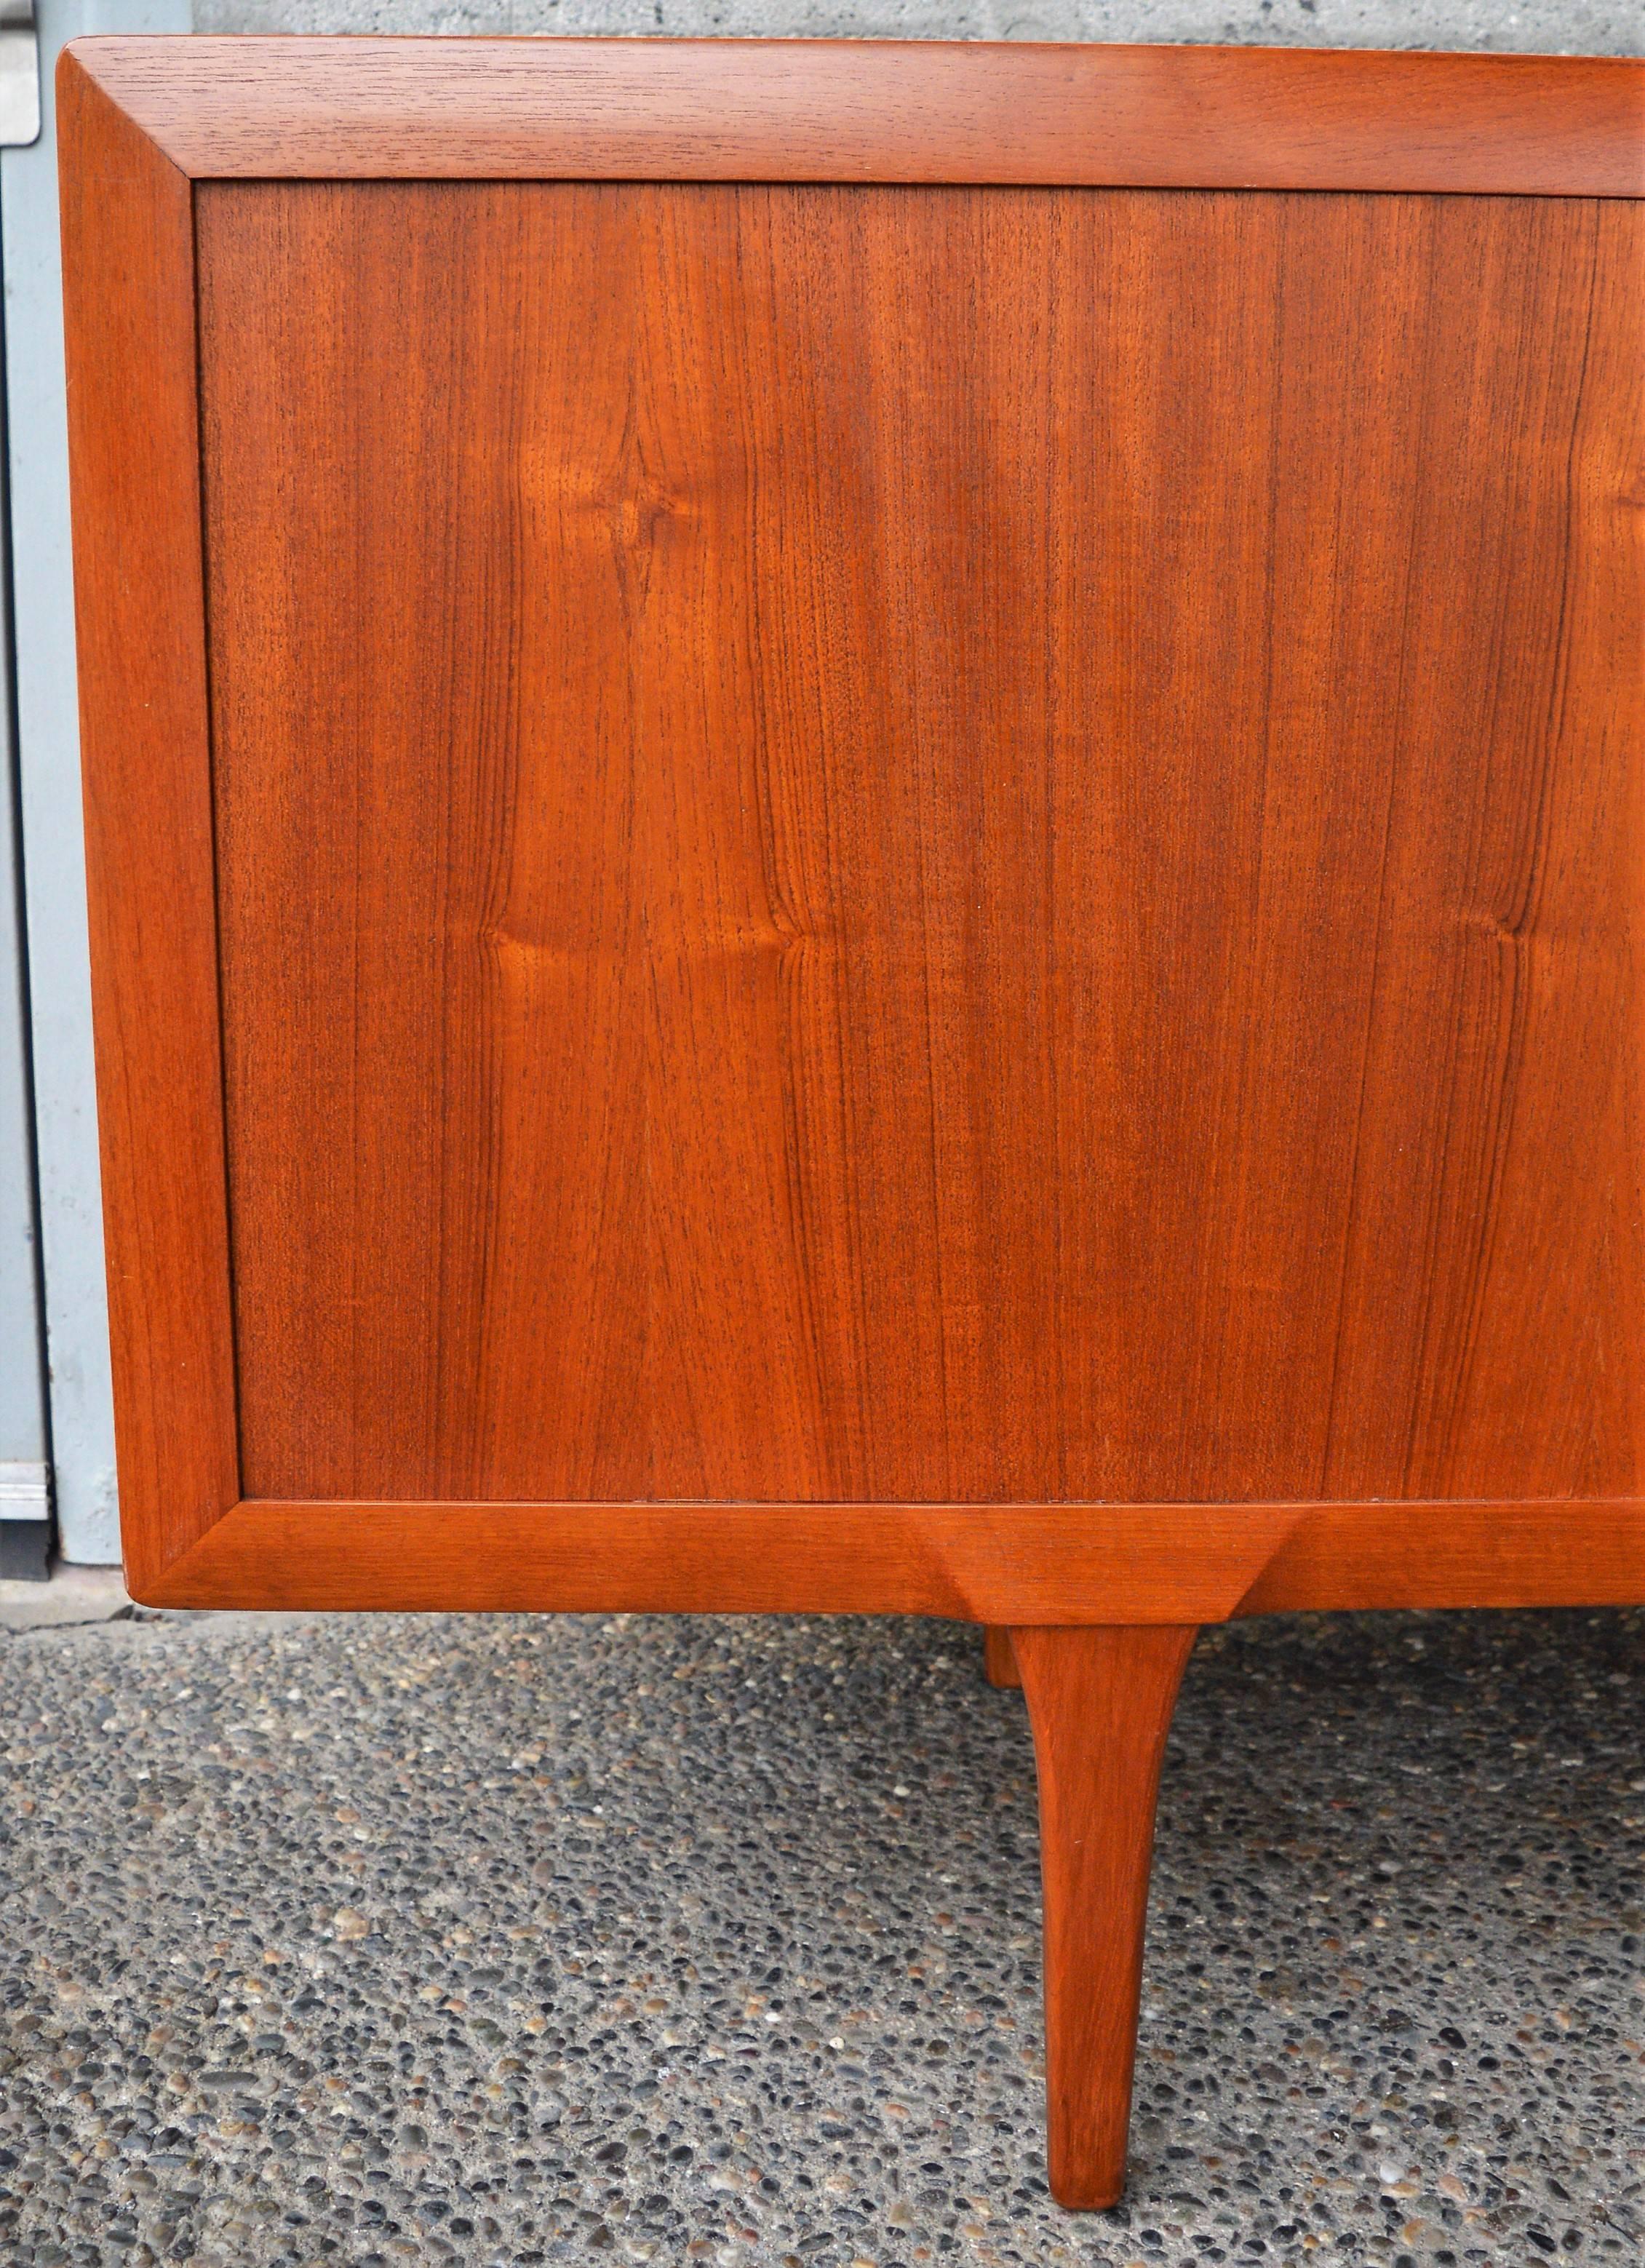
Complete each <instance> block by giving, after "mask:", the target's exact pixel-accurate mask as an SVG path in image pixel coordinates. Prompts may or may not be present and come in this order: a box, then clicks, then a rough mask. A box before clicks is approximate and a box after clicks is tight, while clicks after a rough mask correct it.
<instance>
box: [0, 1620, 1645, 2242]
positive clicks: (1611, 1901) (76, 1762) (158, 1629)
mask: <svg viewBox="0 0 1645 2268" xmlns="http://www.w3.org/2000/svg"><path fill="white" fill-rule="evenodd" d="M0 1746H4V1750H5V1770H4V1776H3V1778H0V1793H3V1799H4V1845H3V1846H0V1914H3V1915H4V1961H3V1963H0V1999H4V2023H3V2025H0V2259H3V2260H4V2262H5V2263H6V2264H8V2268H25V2264H40V2268H47V2264H50V2268H64V2264H87V2268H90V2264H93V2263H104V2262H107V2263H115V2262H119V2263H123V2264H140V2268H146V2264H148V2263H151V2262H154V2261H157V2260H194V2261H196V2262H199V2263H202V2264H206V2263H217V2264H223V2268H268V2264H274V2263H277V2262H278V2263H289V2264H309V2263H318V2262H338V2263H349V2264H359V2268H378V2264H398V2263H400V2262H414V2261H415V2262H423V2261H427V2262H447V2261H453V2260H455V2261H459V2262H463V2263H475V2264H483V2268H488V2264H491V2263H494V2262H496V2263H501V2264H506V2268H515V2264H529V2263H534V2262H539V2261H562V2260H563V2261H582V2260H584V2259H587V2258H589V2257H591V2256H594V2255H596V2254H606V2255H610V2256H611V2257H614V2258H616V2259H618V2260H655V2261H657V2262H659V2263H667V2264H672V2263H675V2262H690V2261H697V2260H708V2261H716V2262H719V2261H723V2262H735V2263H739V2264H750V2268H765V2264H773V2268H847V2264H852V2263H855V2264H858V2268H861V2264H863V2263H867V2262H871V2263H874V2264H876V2268H893V2264H903V2263H914V2262H923V2261H936V2262H951V2263H954V2264H962V2263H963V2264H972V2263H976V2264H994V2263H1002V2262H1010V2263H1035V2264H1038V2263H1042V2262H1079V2263H1085V2262H1091V2263H1112V2264H1114V2268H1133V2264H1135V2263H1139V2262H1141V2263H1145V2264H1148V2268H1155V2264H1158V2263H1184V2264H1186V2263H1189V2262H1193V2263H1201V2262H1220V2261H1230V2262H1240V2263H1254V2262H1268V2263H1276V2264H1277V2263H1281V2262H1285V2263H1289V2262H1294V2261H1299V2260H1305V2259H1307V2258H1309V2257H1313V2256H1318V2257H1320V2258H1321V2259H1322V2260H1326V2261H1332V2262H1351V2263H1372V2262H1376V2263H1387V2264H1389V2268H1409V2264H1414V2263H1423V2264H1426V2263H1428V2262H1436V2263H1451V2262H1466V2263H1470V2264H1485V2268H1520V2264H1522V2263H1526V2262H1533V2261H1535V2260H1538V2259H1540V2258H1545V2257H1546V2258H1553V2259H1568V2260H1572V2261H1575V2262H1579V2263H1580V2262H1583V2261H1592V2262H1605V2263H1615V2264H1618V2268H1623V2264H1630V2263H1632V2262H1634V2261H1637V2260H1638V2259H1639V2258H1640V2257H1641V2241H1642V2240H1645V1958H1642V1957H1641V1932H1645V1867H1642V1865H1641V1859H1642V1857H1645V1614H1640V1613H1634V1614H1624V1613H1608V1614H1598V1613H1594V1614H1545V1615H1519V1616H1490V1615H1479V1616H1462V1615H1454V1616H1438V1615H1435V1616H1357V1617H1342V1618H1340V1619H1317V1618H1311V1617H1298V1618H1296V1619H1289V1620H1275V1621H1272V1622H1258V1623H1252V1624H1245V1625H1241V1626H1239V1627H1237V1628H1233V1629H1230V1630H1225V1631H1215V1632H1211V1633H1208V1635H1207V1636H1206V1637H1205V1638H1202V1639H1201V1645H1200V1647H1199V1649H1198V1651H1197V1652H1196V1654H1195V1657H1194V1660H1193V1663H1192V1664H1191V1666H1190V1669H1189V1674H1188V1679H1187V1683H1186V1688H1185V1691H1184V1696H1183V1701H1182V1705H1181V1707H1180V1710H1179V1715H1178V1719H1177V1725H1176V1729H1175V1732H1174V1734H1173V1739H1172V1744H1171V1755H1170V1758H1169V1762H1168V1764H1167V1769H1166V1777H1165V1784H1164V1793H1163V1796H1162V1802H1161V1815H1160V1836H1159V1852H1158V1863H1157V1873H1156V1877H1155V1896H1154V1911H1153V1924H1152V1939H1151V1949H1150V1957H1149V1970H1148V1977H1147V1983H1146V1990H1145V2012H1144V2021H1143V2026H1142V2054H1141V2061H1140V2066H1139V2073H1138V2116H1137V2120H1136V2124H1135V2133H1134V2150H1133V2167H1132V2183H1131V2191H1130V2196H1129V2199H1128V2202H1127V2205H1125V2206H1124V2207H1123V2208H1122V2209H1121V2210H1120V2212H1118V2213H1114V2214H1112V2215H1108V2216H1105V2217H1103V2218H1101V2219H1092V2218H1084V2219H1080V2220H1074V2219H1070V2218H1069V2217H1067V2216H1064V2215H1063V2214H1061V2213H1059V2212H1058V2211H1057V2210H1056V2208H1055V2207H1054V2206H1053V2205H1051V2204H1050V2202H1049V2201H1048V2199H1047V2197H1046V2191H1045V2187H1044V2180H1043V2166H1042V2159H1041V2150H1040V2125H1039V2005H1038V2002H1039V1926H1038V1900H1037V1883H1036V1844H1035V1823H1034V1800H1033V1778H1032V1759H1031V1755H1030V1749H1029V1744H1028V1736H1027V1728H1026V1723H1025V1719H1024V1712H1023V1705H1022V1701H1021V1698H1020V1697H1019V1696H1018V1695H1016V1694H1007V1693H996V1692H995V1691H993V1690H990V1689H989V1688H988V1686H986V1685H985V1684H984V1683H983V1682H982V1679H981V1675H980V1645H979V1639H978V1635H977V1633H975V1632H973V1631H968V1630H966V1629H963V1628H959V1627H956V1626H953V1625H944V1624H930V1623H914V1624H909V1623H893V1622H848V1621H847V1622H826V1621H807V1622H796V1621H789V1622H757V1621H733V1620H721V1621H714V1620H700V1621H674V1622H670V1621H663V1620H648V1619H640V1618H622V1617H619V1618H615V1619H609V1618H608V1619H597V1618H588V1619H583V1620H572V1619H556V1620H537V1619H531V1618H523V1617H522V1618H496V1619H481V1618H474V1619H467V1620H465V1619H459V1618H435V1619H428V1620H416V1619H412V1618H403V1619H392V1620H377V1621H367V1620H364V1619H361V1618H354V1617H348V1616H334V1617H314V1618H301V1617H273V1616H265V1617H246V1618H236V1617H230V1616H201V1617H143V1616H139V1617H137V1618H136V1619H133V1620H128V1621H122V1622H115V1623H110V1624H101V1625H94V1626H92V1627H88V1628H81V1629H70V1630H62V1629H55V1630H54V1629H46V1630H40V1631H32V1632H27V1633H16V1632H13V1633H9V1634H4V1635H0Z"/></svg>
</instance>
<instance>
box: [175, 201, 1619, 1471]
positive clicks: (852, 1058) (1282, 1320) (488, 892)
mask: <svg viewBox="0 0 1645 2268" xmlns="http://www.w3.org/2000/svg"><path fill="white" fill-rule="evenodd" d="M197 203H198V217H197V226H198V236H199V258H200V337H201V356H202V394H203V404H204V458H205V466H206V480H205V487H206V524H207V556H208V566H209V615H210V621H211V625H212V633H211V635H212V654H213V671H212V689H213V702H214V730H215V740H214V747H215V762H216V778H217V854H218V863H219V878H218V887H219V904H220V914H221V921H222V953H223V988H224V1055H225V1063H226V1077H227V1098H228V1107H227V1120H228V1145H229V1166H230V1173H229V1179H230V1189H231V1217H232V1220H233V1226H234V1240H235V1255H236V1259H235V1300H236V1318H237V1329H238V1344H239V1414H240V1440H241V1454H242V1459H243V1484H244V1487H245V1490H246V1493H247V1494H248V1495H250V1496H254V1497H259V1498H265V1499H279V1498H293V1499H315V1498H325V1497H334V1498H336V1499H344V1500H347V1499H393V1498H395V1497H404V1498H406V1499H418V1498H427V1497H443V1496H449V1497H452V1498H454V1499H484V1498H488V1497H490V1498H496V1499H505V1500H512V1499H546V1500H551V1501H552V1500H559V1499H570V1498H576V1497H577V1496H586V1497H588V1498H590V1499H596V1500H604V1499H619V1500H621V1499H646V1498H651V1497H656V1498H661V1499H669V1498H678V1499H704V1498H706V1499H729V1500H732V1501H740V1500H748V1499H771V1500H773V1501H793V1500H819V1501H827V1500H831V1499H842V1500H847V1501H850V1500H860V1501H869V1500H873V1499H885V1500H886V1501H887V1502H918V1501H920V1500H922V1499H929V1500H931V1501H933V1502H936V1503H943V1502H958V1503H963V1502H966V1501H973V1502H976V1503H978V1504H988V1503H1011V1502H1022V1503H1037V1502H1038V1503H1054V1502H1058V1501H1075V1502H1083V1501H1098V1502H1100V1501H1113V1502H1117V1503H1121V1504H1124V1503H1138V1502H1147V1501H1150V1500H1157V1501H1161V1502H1180V1501H1185V1500H1186V1501H1194V1500H1200V1501H1206V1502H1224V1503H1229V1502H1231V1503H1238V1502H1241V1501H1244V1500H1252V1501H1259V1502H1261V1501H1274V1500H1293V1501H1296V1502H1311V1501H1319V1500H1329V1499H1333V1498H1336V1499H1344V1500H1365V1499H1382V1498H1399V1497H1413V1498H1430V1499H1431V1498H1444V1497H1448V1496H1455V1497H1458V1498H1465V1499H1505V1500H1512V1499H1521V1498H1524V1499H1546V1498H1559V1497H1563V1496H1579V1497H1583V1498H1604V1497H1610V1496H1616V1497H1634V1496H1637V1495H1639V1494H1640V1493H1641V1477H1640V1469H1641V1415H1642V1410H1645V1401H1642V1395H1641V1383H1642V1381H1641V1368H1640V1365H1639V1363H1638V1361H1637V1359H1636V1351H1637V1349H1638V1347H1639V1345H1640V1343H1641V1289H1642V1287H1645V1265H1642V1256H1645V1241H1642V1234H1641V1209H1640V1182H1639V1102H1640V1095H1639V1070H1640V1064H1639V1028H1640V1017H1639V998H1638V961H1639V948H1640V929H1641V899H1640V894H1639V891H1638V889H1637V887H1636V876H1637V873H1638V871H1639V862H1640V854H1641V829H1640V814H1639V791H1638V779H1637V772H1636V770H1635V769H1634V768H1631V767H1630V765H1629V764H1628V762H1627V760H1626V757H1625V754H1624V751H1625V748H1626V747H1627V735H1628V733H1629V730H1630V714H1629V712H1630V705H1631V703H1633V702H1634V697H1635V694H1634V672H1633V671H1631V669H1630V668H1629V667H1628V666H1627V652H1628V646H1629V641H1630V639H1632V638H1633V637H1634V636H1635V635H1636V632H1637V613H1636V611H1634V609H1635V608H1636V600H1635V597H1634V591H1633V586H1632V585H1631V584H1630V579H1629V569H1628V565H1627V554H1626V552H1625V549H1624V548H1623V542H1622V534H1621V530H1622V521H1623V519H1624V516H1625V515H1626V513H1627V511H1628V510H1629V506H1628V504H1627V500H1626V499H1627V464H1626V461H1625V457H1624V450H1625V448H1626V446H1627V442H1628V437H1629V435H1630V432H1631V431H1634V430H1636V421H1635V412H1634V403H1635V401H1637V389H1638V379H1639V357H1638V355H1637V351H1636V348H1637V306H1638V302H1637V298H1636V296H1635V293H1634V284H1635V282H1636V280H1637V244H1638V232H1637V217H1636V212H1635V209H1634V207H1632V206H1628V205H1625V204H1603V203H1599V204H1597V203H1577V202H1566V203H1552V202H1542V203H1539V202H1536V201H1531V200H1514V201H1508V200H1474V199H1458V198H1450V199H1409V198H1404V199H1394V198H1377V199H1370V198H1337V199H1330V200H1321V199H1319V198H1317V197H1296V198H1292V197H1281V196H1265V197H1260V198H1256V197H1248V196H1240V195H1212V194H1200V195H1157V194H1150V193H1141V192H1103V191H1094V192H1086V193H1083V194H1081V195H1078V196H1069V195H1059V194H1053V193H1048V192H1044V191H1035V190H979V189H949V190H943V191H930V190H909V189H898V188H881V189H873V190H865V189H845V188H775V189H773V188H716V187H703V186H661V187H643V186H635V187H629V188H609V187H601V186H591V187H573V186H560V187H552V186H551V187H532V186H524V185H508V186H493V185H484V186H481V185H472V186H470V185H457V184H439V185H432V186H427V185H419V186H415V187H411V186H399V185H392V186H391V185H372V186H369V187H357V186H350V187H337V186H320V185H312V186H308V185H304V186H285V185H272V184H271V185H261V184H258V185H251V186H241V185H236V186H220V185H216V184H211V185H207V186H205V187H203V188H202V189H201V190H200V192H199V194H198V199H197ZM390 403H392V404H393V414H392V415H387V414H385V409H384V406H385V405H387V404H390ZM1234 403H1237V405H1238V413H1237V418H1236V417H1235V416H1233V415H1232V414H1231V412H1230V408H1229V405H1230V404H1234Z"/></svg>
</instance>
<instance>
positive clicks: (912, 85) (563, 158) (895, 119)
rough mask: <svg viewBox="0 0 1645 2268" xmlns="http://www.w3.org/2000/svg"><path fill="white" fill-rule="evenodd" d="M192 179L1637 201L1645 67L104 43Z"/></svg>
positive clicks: (740, 46) (127, 90)
mask: <svg viewBox="0 0 1645 2268" xmlns="http://www.w3.org/2000/svg"><path fill="white" fill-rule="evenodd" d="M75 71H81V72H84V73H85V74H86V75H87V76H88V77H90V78H92V80H93V81H95V83H96V84H97V85H98V86H99V88H100V89H101V90H102V92H104V93H105V94H106V96H107V97H108V98H109V99H111V100H112V101H113V102H114V103H115V104H117V105H118V107H120V108H121V110H122V111H123V112H124V113H125V114H126V115H127V116H128V117H129V118H130V119H131V121H132V122H133V123H134V124H135V125H136V126H137V127H138V128H139V129H141V130H142V131H143V133H144V134H146V135H147V136H150V138H151V140H152V141H153V142H154V143H155V144H157V145H158V147H159V148H160V149H161V150H162V151H164V152H165V155H166V156H167V157H168V158H170V159H171V160H172V162H173V164H174V165H176V166H178V167H179V168H180V170H181V171H182V172H183V173H187V174H188V175H190V176H191V177H193V178H195V179H225V178H226V179H265V180H280V179H286V180H302V179H321V180H332V179H341V180H441V179H444V180H462V179H478V180H487V179H488V180H500V179H503V180H506V179H521V180H676V181H736V180H742V181H841V182H864V183H869V182H887V183H892V182H906V183H942V182H954V183H966V182H969V183H997V184H1001V185H1009V184H1020V185H1039V186H1045V187H1054V186H1060V187H1069V188H1076V187H1092V188H1098V187H1105V188H1246V189H1321V190H1351V191H1388V192H1427V193H1445V194H1453V195H1522V196H1595V197H1638V196H1641V195H1645V63H1640V62H1635V61H1634V60H1632V59H1628V58H1612V57H1603V56H1583V55H1576V56H1541V55H1474V54H1445V53H1427V52H1423V53H1414V52H1410V51H1388V50H1379V49H1368V48H1221V47H1137V46H1127V47H1121V46H1107V45H1093V44H1070V45H1044V46H1036V45H1030V44H1028V43H1026V42H1021V43H1019V42H1014V41H1013V42H985V41H939V40H717V39H694V40H652V39H561V38H522V39H493V38H485V39H474V38H462V37H406V38H380V37H375V36H373V37H336V36H327V37H320V38H307V37H291V36H283V37H275V38H262V37H253V38H223V37H213V36H197V35H184V36H123V35H117V36H111V37H99V38H93V39H86V40H75V41H74V42H72V43H71V44H70V46H69V47H68V48H65V50H64V53H63V57H62V63H61V64H60V75H61V74H65V73H71V72H75Z"/></svg>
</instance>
